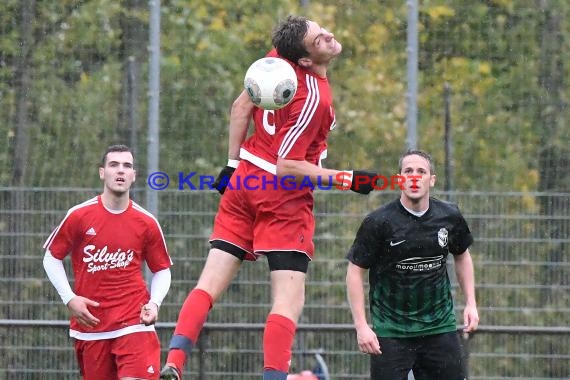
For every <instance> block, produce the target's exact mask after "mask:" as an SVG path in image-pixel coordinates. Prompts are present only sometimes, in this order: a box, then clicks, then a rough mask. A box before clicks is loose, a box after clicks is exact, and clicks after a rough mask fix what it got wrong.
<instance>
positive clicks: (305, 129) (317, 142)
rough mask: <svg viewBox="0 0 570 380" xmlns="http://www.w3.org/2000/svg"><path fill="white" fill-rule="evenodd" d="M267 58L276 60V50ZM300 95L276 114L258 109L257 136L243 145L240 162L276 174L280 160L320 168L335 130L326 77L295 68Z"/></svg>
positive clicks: (256, 119)
mask: <svg viewBox="0 0 570 380" xmlns="http://www.w3.org/2000/svg"><path fill="white" fill-rule="evenodd" d="M267 56H277V57H278V55H277V52H276V51H275V49H273V50H272V51H270V52H269V53H268V54H267ZM292 66H293V68H294V69H295V71H296V73H297V83H298V84H297V92H296V93H295V96H294V97H293V100H292V101H291V103H289V104H288V105H287V106H285V107H284V108H281V109H279V110H275V111H266V110H263V109H261V108H257V107H256V108H255V109H254V111H253V120H254V123H255V133H253V134H252V135H251V136H250V137H249V138H248V139H247V140H246V141H245V142H244V143H243V144H242V149H241V151H240V158H241V159H245V160H247V161H249V162H251V163H253V164H254V165H256V166H258V167H260V168H262V169H265V170H266V171H268V172H270V173H273V174H275V171H276V170H275V165H276V163H277V157H282V158H286V159H291V160H301V161H308V162H311V163H313V164H318V165H320V161H321V159H323V158H325V157H326V149H327V137H328V134H329V132H330V131H331V130H332V129H334V127H335V126H336V119H335V113H334V108H333V101H332V91H331V88H330V85H329V82H328V80H327V78H326V77H320V76H318V75H317V74H315V73H313V72H311V71H309V70H306V69H303V68H302V67H300V66H299V65H296V64H292Z"/></svg>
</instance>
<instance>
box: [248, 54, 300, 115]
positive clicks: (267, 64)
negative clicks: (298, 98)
mask: <svg viewBox="0 0 570 380" xmlns="http://www.w3.org/2000/svg"><path fill="white" fill-rule="evenodd" d="M243 85H244V87H245V90H246V91H247V94H248V95H249V98H250V99H251V101H252V102H253V103H254V104H255V105H256V106H258V107H260V108H263V109H265V110H276V109H279V108H283V107H285V106H286V105H287V104H289V103H290V102H291V100H293V96H294V95H295V92H297V74H296V73H295V70H294V69H293V67H291V65H290V64H289V62H287V61H285V60H284V59H281V58H276V57H264V58H261V59H258V60H257V61H255V62H253V63H252V64H251V66H249V69H248V70H247V72H246V73H245V78H244V80H243Z"/></svg>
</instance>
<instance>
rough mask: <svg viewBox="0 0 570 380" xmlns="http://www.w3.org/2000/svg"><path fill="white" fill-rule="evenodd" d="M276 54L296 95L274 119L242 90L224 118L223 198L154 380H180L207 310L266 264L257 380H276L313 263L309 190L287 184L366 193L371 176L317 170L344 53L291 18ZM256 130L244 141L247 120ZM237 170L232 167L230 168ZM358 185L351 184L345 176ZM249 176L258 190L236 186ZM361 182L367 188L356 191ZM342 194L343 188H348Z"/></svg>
mask: <svg viewBox="0 0 570 380" xmlns="http://www.w3.org/2000/svg"><path fill="white" fill-rule="evenodd" d="M272 42H273V46H274V47H275V50H273V51H271V52H270V53H269V54H268V55H272V56H279V57H281V58H284V59H286V60H288V61H289V63H291V65H292V66H293V68H294V69H295V71H296V73H297V80H298V88H297V92H296V94H295V97H294V98H293V100H292V102H291V103H290V104H288V105H287V106H286V107H284V108H282V109H280V110H276V111H266V110H263V109H260V108H256V107H254V105H253V103H252V102H251V101H250V100H249V97H248V95H247V93H246V92H245V91H244V92H242V93H241V94H240V96H239V97H238V98H237V99H236V100H235V101H234V104H233V105H232V110H231V115H230V132H229V161H228V165H227V166H226V167H225V168H224V169H223V170H222V172H221V173H220V175H219V176H218V179H217V180H216V182H215V183H214V187H216V188H217V189H218V191H219V192H220V193H222V194H224V195H223V197H222V199H221V202H220V205H219V209H218V213H217V215H216V218H215V221H214V230H213V232H212V235H211V237H210V243H211V249H210V252H209V254H208V258H207V260H206V264H205V266H204V268H203V270H202V273H201V275H200V278H199V280H198V284H197V285H196V287H195V288H194V289H193V290H192V291H191V292H190V294H189V295H188V297H187V298H186V301H185V302H184V304H183V306H182V308H181V311H180V314H179V317H178V323H177V325H176V329H175V331H174V335H173V337H172V340H171V342H170V350H169V353H168V358H167V361H166V366H165V367H164V368H163V370H162V372H161V379H180V378H181V373H182V369H183V366H184V363H185V361H186V359H187V357H188V355H190V353H191V350H192V348H193V346H194V345H195V344H196V342H197V339H198V336H199V333H200V331H201V329H202V327H203V324H204V323H205V321H206V319H207V316H208V312H209V310H210V309H211V307H212V306H213V304H214V303H215V302H216V301H217V300H218V298H219V297H220V296H221V294H222V293H223V292H224V291H225V290H226V288H227V287H228V286H229V284H230V282H231V281H232V280H233V278H234V277H235V276H236V274H237V272H238V270H239V268H240V266H241V264H242V262H243V260H256V259H257V258H259V257H262V256H264V257H266V258H267V262H268V266H269V270H270V273H271V275H270V276H271V297H272V307H271V311H270V313H269V315H268V317H267V320H266V325H265V331H264V337H263V353H264V366H263V379H264V380H284V379H286V378H287V372H288V370H289V365H290V361H291V347H292V344H293V340H294V336H295V331H296V325H297V321H298V318H299V316H300V314H301V312H302V309H303V305H304V297H305V276H306V272H307V268H308V264H309V261H310V260H311V259H312V257H313V251H314V244H313V233H314V225H315V222H314V215H313V194H312V190H313V189H312V187H311V186H298V185H297V186H292V187H285V186H283V183H282V182H281V179H282V178H284V177H288V178H291V181H297V182H301V183H304V182H303V181H305V180H307V179H309V180H310V183H312V184H322V185H325V186H326V185H338V186H345V185H346V184H347V183H349V184H351V186H350V188H351V190H353V191H356V192H359V193H363V194H367V193H369V192H370V191H371V190H372V189H373V183H372V179H373V178H374V177H375V175H376V173H370V172H364V171H354V172H353V171H344V172H343V171H339V170H332V169H325V168H323V167H322V166H321V165H320V164H321V160H322V159H323V158H324V157H326V148H327V143H326V141H327V136H328V134H329V132H330V131H331V130H332V129H333V128H334V127H335V126H336V118H335V113H334V108H333V101H332V92H331V89H330V86H329V82H328V79H327V69H328V66H329V63H330V62H331V61H332V60H333V59H334V58H336V57H337V56H338V55H339V54H340V53H341V51H342V46H341V44H340V43H339V42H338V41H337V40H336V39H335V38H334V35H333V34H332V33H330V32H328V31H327V30H325V29H323V28H322V27H321V26H320V25H319V24H317V23H316V22H314V21H310V20H308V19H306V18H304V17H295V16H290V17H288V18H287V19H286V20H285V21H283V22H282V23H280V24H279V25H278V26H277V27H276V29H275V30H274V32H273V39H272ZM252 118H253V121H254V125H255V131H254V133H253V134H252V135H251V136H250V137H249V138H247V140H246V136H247V131H248V126H249V122H250V120H251V119H252ZM238 164H239V165H238ZM357 177H359V178H364V179H365V181H361V182H359V183H358V184H357V182H356V181H352V180H353V178H357ZM243 178H256V179H258V180H259V183H257V184H255V186H256V187H257V189H256V190H252V189H251V187H250V188H249V189H248V188H244V186H240V184H239V181H241V179H243ZM364 183H366V184H364ZM346 188H347V189H348V186H346Z"/></svg>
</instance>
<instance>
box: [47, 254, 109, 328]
mask: <svg viewBox="0 0 570 380" xmlns="http://www.w3.org/2000/svg"><path fill="white" fill-rule="evenodd" d="M43 265H44V269H45V271H46V274H47V276H48V278H49V280H50V282H51V283H52V284H53V286H54V287H55V289H56V290H57V293H58V294H59V296H60V297H61V300H62V301H63V303H64V304H65V305H67V308H68V309H69V311H70V312H71V314H72V315H73V316H74V317H75V319H76V320H77V321H78V322H79V323H80V324H82V325H85V326H95V325H96V324H98V323H99V319H98V318H96V317H95V316H93V314H91V313H90V312H89V309H88V308H87V306H94V307H98V306H99V303H98V302H95V301H93V300H90V299H88V298H85V297H81V296H78V295H76V294H75V293H74V292H73V290H71V285H69V280H68V279H67V274H66V273H65V268H64V267H63V261H62V260H59V259H56V258H55V257H53V256H52V254H51V252H50V251H49V250H47V251H46V253H45V255H44V261H43Z"/></svg>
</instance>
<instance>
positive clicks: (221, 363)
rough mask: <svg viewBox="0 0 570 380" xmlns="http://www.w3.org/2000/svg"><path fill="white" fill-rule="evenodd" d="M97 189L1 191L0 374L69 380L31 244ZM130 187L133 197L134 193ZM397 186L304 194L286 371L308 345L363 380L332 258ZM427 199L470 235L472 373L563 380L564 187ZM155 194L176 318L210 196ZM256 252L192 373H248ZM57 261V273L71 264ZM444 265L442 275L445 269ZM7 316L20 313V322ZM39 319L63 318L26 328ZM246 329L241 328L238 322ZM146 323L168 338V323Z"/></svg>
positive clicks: (343, 374)
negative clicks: (304, 233) (309, 222)
mask: <svg viewBox="0 0 570 380" xmlns="http://www.w3.org/2000/svg"><path fill="white" fill-rule="evenodd" d="M98 192H100V189H65V188H59V189H47V188H0V319H2V320H4V321H10V322H6V323H4V324H2V325H0V329H1V334H0V346H1V347H2V352H1V353H0V354H1V358H0V360H1V366H0V367H1V368H3V369H2V371H4V372H2V374H0V379H2V378H3V374H8V372H7V371H14V370H15V369H17V370H18V371H20V372H22V373H29V376H28V375H26V376H28V377H27V378H30V379H35V378H42V379H43V378H48V377H50V376H53V378H58V379H60V378H62V376H64V377H65V376H68V375H65V374H66V373H68V372H66V371H70V372H69V378H75V376H76V372H74V371H75V370H74V368H75V365H76V364H75V360H74V356H73V353H72V350H71V347H72V345H71V344H70V342H69V338H67V334H66V332H65V327H64V325H66V323H64V322H63V320H65V319H66V318H67V310H66V308H65V307H64V306H63V305H61V302H60V301H59V297H58V295H57V293H56V292H55V290H54V289H53V286H51V284H50V283H49V281H48V279H47V277H46V275H45V272H44V270H43V267H42V257H43V251H42V249H41V246H42V244H43V242H44V240H45V239H46V238H47V236H48V235H49V233H50V232H51V230H52V229H53V228H54V227H55V226H56V225H57V224H58V223H59V221H60V220H61V218H62V217H63V216H64V215H65V212H66V211H67V209H68V208H70V207H72V206H73V205H75V204H77V203H79V202H81V201H83V200H85V199H87V198H88V197H91V196H94V195H95V194H97V193H98ZM134 195H135V200H137V199H144V197H143V195H144V194H143V190H142V189H137V190H136V191H135V192H134ZM395 196H396V194H394V193H391V192H378V193H374V194H371V195H369V196H366V197H361V196H357V195H352V196H351V195H349V194H347V193H346V192H340V191H339V192H336V191H322V192H316V194H315V214H316V231H315V247H316V255H315V260H314V261H313V262H311V265H310V266H309V271H308V274H307V286H306V305H305V308H304V309H303V315H302V316H301V319H300V326H310V328H303V327H301V328H300V332H299V335H298V336H297V339H296V341H295V352H296V353H297V354H296V355H295V359H294V361H293V366H294V368H293V370H300V369H303V368H305V367H310V364H311V363H309V362H310V360H311V355H303V354H299V353H302V352H312V351H313V350H320V349H322V350H324V354H323V356H324V357H325V359H326V360H327V362H328V363H329V364H330V368H329V369H330V371H331V373H332V374H333V375H332V377H333V379H359V378H366V373H367V371H368V361H367V357H366V355H362V354H359V353H358V350H357V349H356V344H355V337H354V333H353V331H352V329H351V328H350V327H349V326H350V325H351V323H352V321H351V317H350V310H349V307H348V303H347V301H346V285H345V275H346V260H345V259H344V256H345V254H346V251H347V249H348V248H349V247H350V244H351V243H352V239H354V234H355V233H356V230H357V228H358V225H359V224H360V222H361V221H362V218H363V216H364V215H365V214H366V213H368V212H369V211H371V210H373V209H374V208H376V207H378V206H379V205H382V204H385V203H386V202H388V201H390V200H392V199H394V198H395ZM438 197H440V198H443V199H452V200H453V201H454V202H456V203H458V204H459V206H460V208H461V210H462V212H463V214H464V216H465V218H466V219H467V221H468V223H469V226H470V228H471V231H472V233H473V235H474V237H475V243H474V244H473V246H472V247H471V251H472V255H473V260H474V265H475V277H476V288H477V301H478V308H479V315H480V317H481V324H482V325H483V327H482V328H481V330H480V331H479V332H478V333H476V334H475V335H473V336H472V338H471V339H469V340H468V341H466V344H467V347H468V348H469V351H470V353H471V354H470V357H469V369H470V373H471V378H472V379H531V378H532V379H561V378H570V370H569V365H568V363H569V362H570V360H569V356H570V342H569V335H570V334H568V333H567V332H565V331H567V330H565V328H567V327H568V326H570V307H569V305H570V302H569V301H570V255H568V245H569V243H570V193H484V192H448V193H439V194H438ZM159 201H160V203H159V204H160V212H159V214H158V218H159V220H160V222H161V224H162V226H163V230H164V232H165V237H166V240H167V244H168V246H169V251H170V254H171V256H172V259H173V262H174V266H173V267H172V279H173V281H172V285H171V288H170V291H169V292H168V295H167V297H166V299H165V300H164V302H163V304H162V306H161V311H160V320H161V321H165V322H166V321H175V320H176V318H177V315H178V311H179V309H180V305H181V304H182V303H183V302H184V299H185V298H186V295H187V293H188V291H189V290H190V289H192V288H193V286H194V285H195V282H196V279H197V278H198V275H199V273H200V270H201V268H202V266H203V263H204V259H205V256H206V253H207V251H208V248H209V246H208V236H209V234H210V231H211V227H212V221H213V218H214V215H215V212H216V207H217V204H218V202H219V196H218V194H217V193H215V192H207V191H201V192H199V191H163V192H160V194H159ZM143 205H144V204H143ZM261 261H262V262H258V263H247V264H244V265H243V266H242V269H241V270H240V273H239V274H238V276H237V277H236V279H235V280H234V281H233V282H232V285H231V286H230V287H229V288H228V291H227V292H226V293H225V294H224V296H223V297H222V298H221V299H220V300H219V302H218V303H217V304H216V305H215V307H214V308H213V309H212V312H211V313H210V315H209V317H208V322H209V323H210V324H209V325H208V328H207V329H206V331H205V332H204V336H205V337H206V338H204V340H203V341H202V342H201V343H200V344H203V346H204V352H205V354H203V355H195V356H194V357H193V358H192V359H191V361H190V363H189V364H190V365H189V368H190V370H191V371H193V375H194V376H193V377H192V378H196V376H199V375H200V373H199V371H198V369H200V368H201V371H203V373H204V374H207V375H204V376H207V379H208V380H211V379H222V378H224V376H226V377H225V379H227V378H228V377H227V376H228V375H227V373H233V375H232V377H231V378H232V379H236V380H239V379H254V378H257V373H258V371H259V365H260V364H259V363H261V362H262V355H261V349H260V347H261V341H262V340H261V335H260V334H261V330H260V327H259V326H260V325H259V324H260V323H262V322H263V321H264V320H265V318H266V315H267V312H268V311H269V309H270V294H269V291H268V289H269V277H268V271H267V264H266V263H265V262H263V260H261ZM449 261H450V264H449V269H453V268H452V261H453V260H449ZM65 265H66V267H67V268H68V269H69V260H65ZM68 273H71V272H70V271H68ZM449 274H450V277H451V279H452V282H454V279H453V270H450V271H449ZM453 291H454V293H455V298H456V311H457V316H458V321H457V323H458V324H461V323H462V321H461V320H460V318H461V315H462V305H463V300H462V295H461V292H460V291H459V289H458V288H457V287H456V286H455V287H454V288H453ZM18 320H20V321H25V322H23V325H18V324H17V323H15V322H14V321H18ZM42 321H62V322H61V323H62V325H61V326H50V325H49V324H50V323H52V322H49V323H48V322H46V323H47V324H46V325H41V326H39V325H35V323H36V324H37V323H43V322H42ZM236 324H237V325H236ZM241 324H244V325H241ZM245 325H247V326H249V327H244V328H239V327H240V326H245ZM158 326H159V334H160V337H161V340H162V344H163V347H167V345H168V339H169V337H170V334H171V332H170V331H169V330H171V328H172V325H168V324H160V325H158ZM221 326H226V327H223V328H222V327H221ZM256 326H257V327H256ZM318 326H324V327H323V329H319V328H318ZM327 326H339V327H330V328H328V327H327ZM325 327H327V328H325ZM228 329H230V330H231V331H230V330H228ZM232 329H233V330H232ZM200 360H201V361H200ZM303 361H305V362H303ZM9 373H10V374H12V373H13V372H9ZM38 373H41V377H38V376H39V375H38ZM6 376H7V378H11V377H12V376H11V375H10V376H8V375H6Z"/></svg>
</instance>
